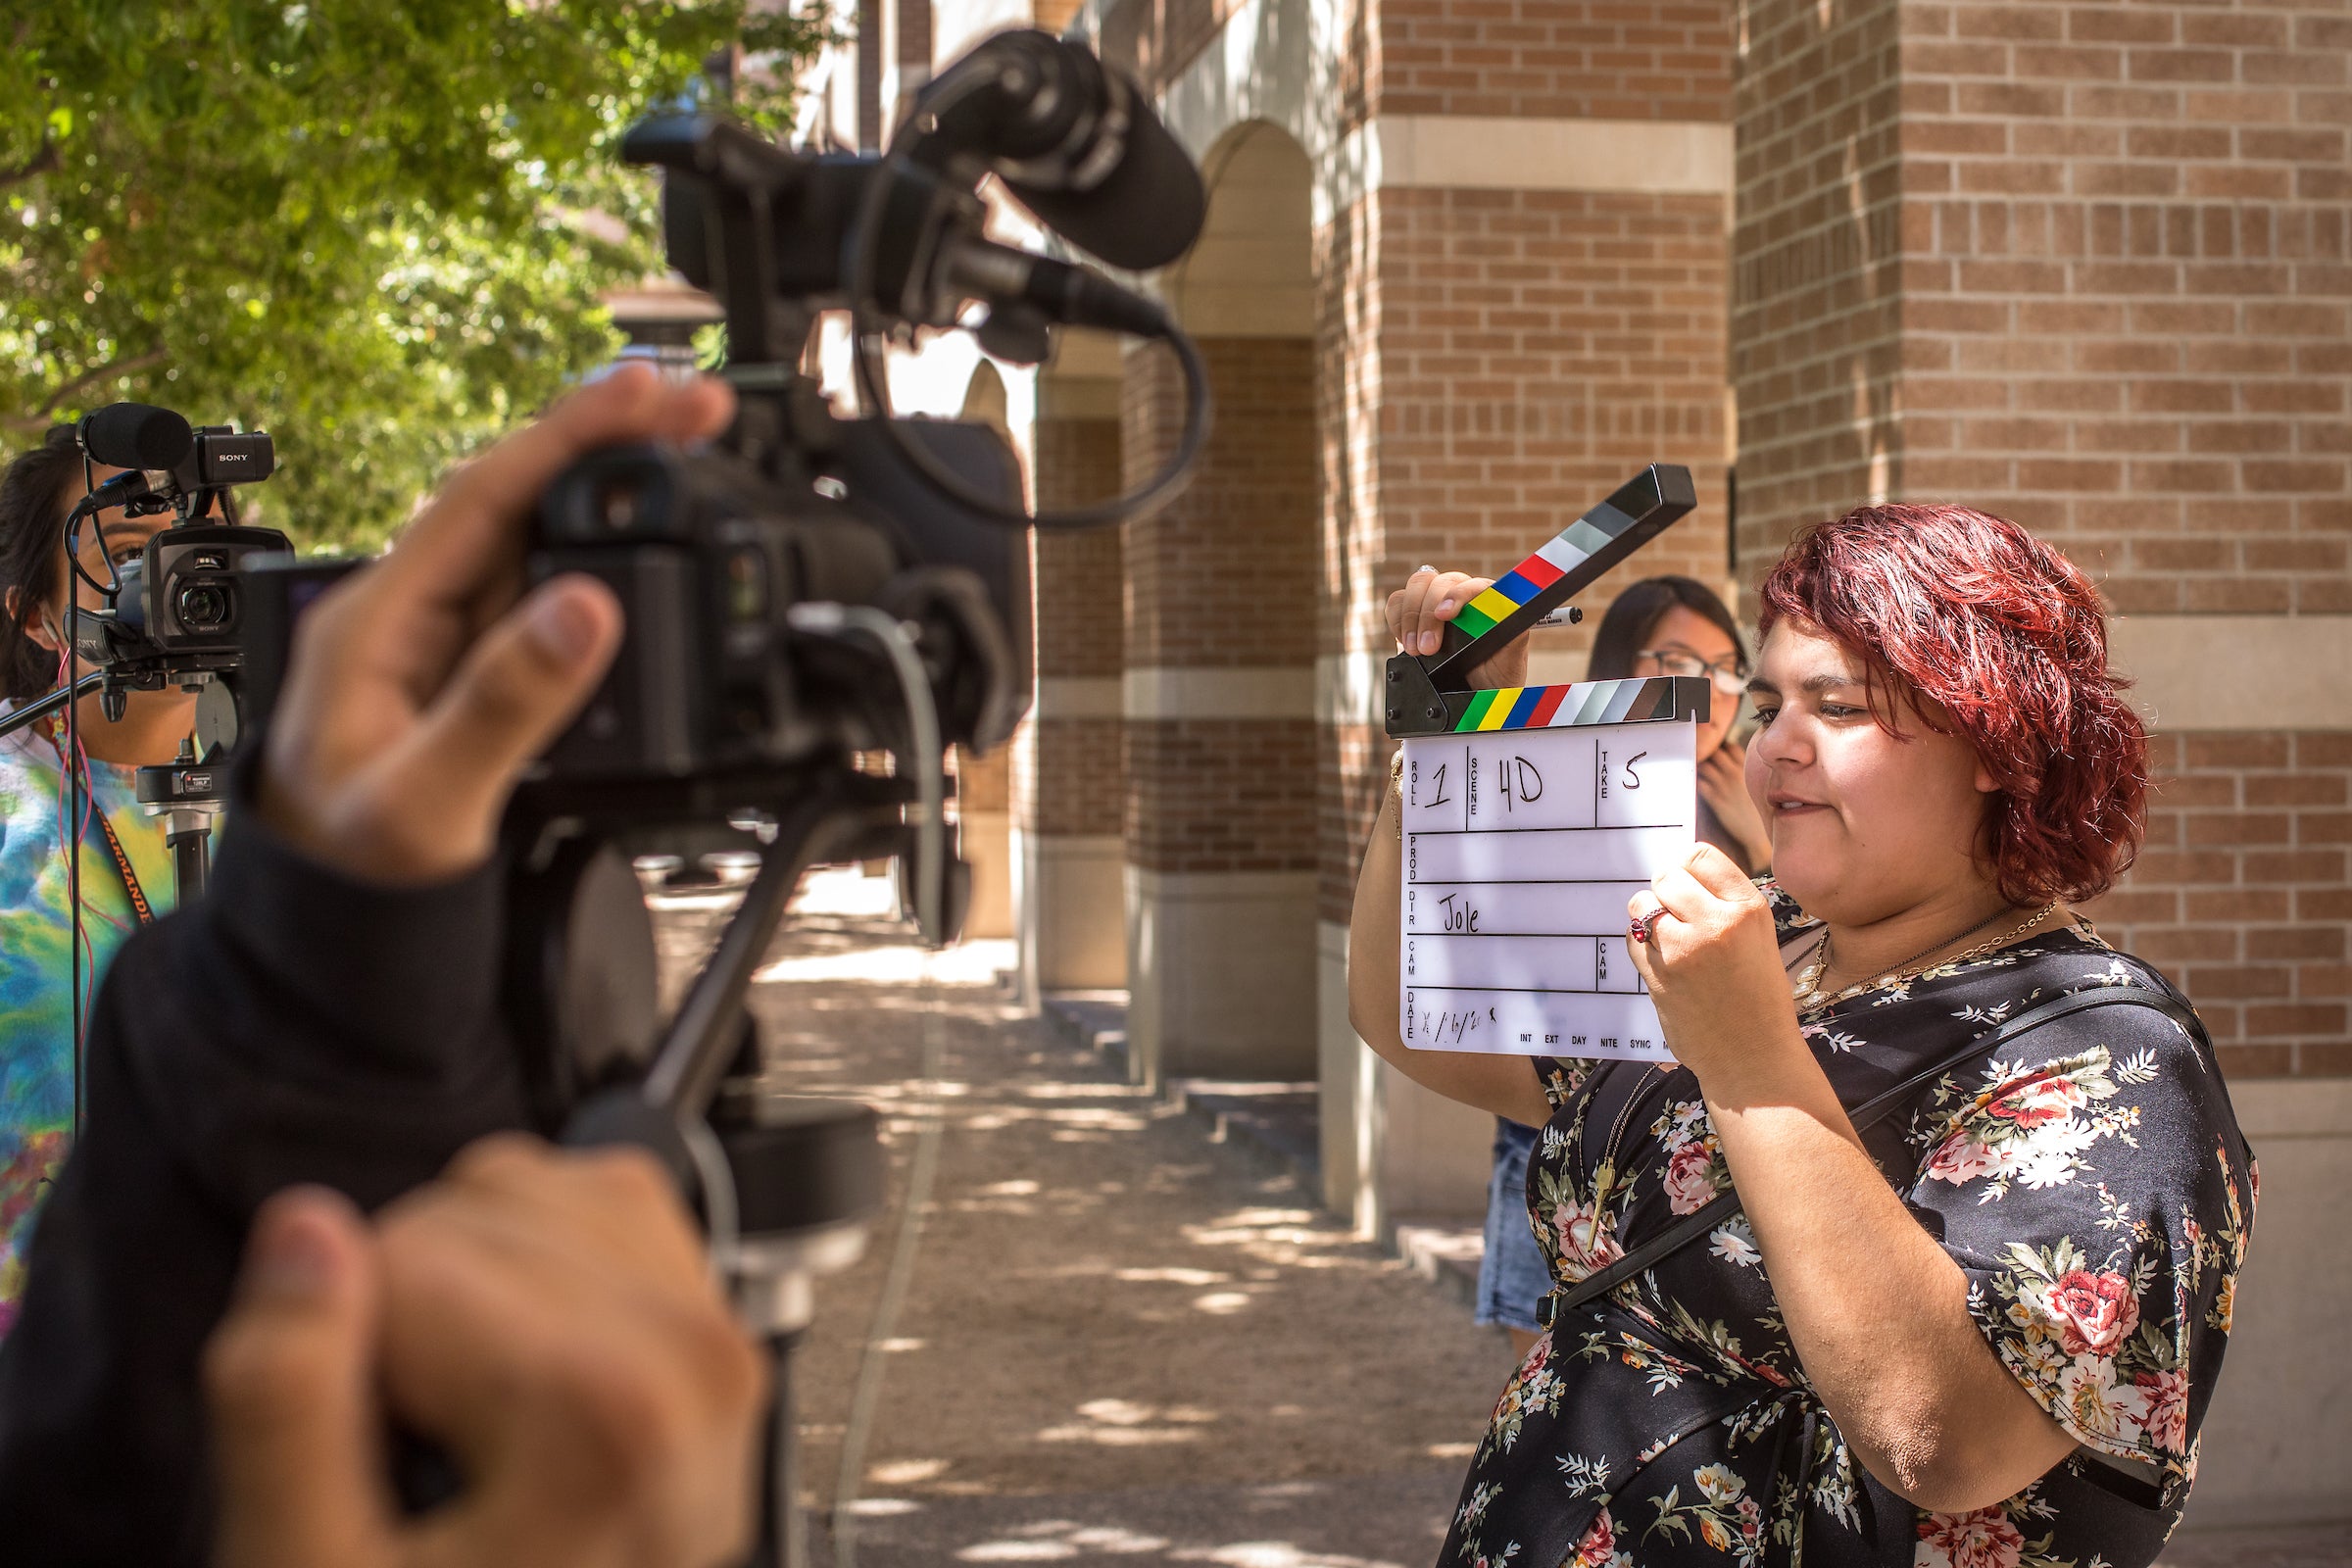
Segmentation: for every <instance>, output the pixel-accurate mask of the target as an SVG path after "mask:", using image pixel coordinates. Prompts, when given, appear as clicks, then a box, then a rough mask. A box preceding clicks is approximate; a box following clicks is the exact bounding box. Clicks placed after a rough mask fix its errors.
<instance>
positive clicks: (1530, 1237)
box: [1476, 1116, 1551, 1334]
mask: <svg viewBox="0 0 2352 1568" xmlns="http://www.w3.org/2000/svg"><path fill="white" fill-rule="evenodd" d="M1537 1136H1538V1135H1537V1133H1536V1130H1535V1129H1534V1128H1532V1127H1522V1126H1520V1125H1519V1124H1518V1123H1517V1122H1515V1121H1509V1120H1506V1119H1505V1118H1503V1117H1500V1116H1497V1117H1495V1174H1494V1175H1493V1176H1492V1177H1491V1178H1489V1180H1488V1182H1487V1254H1486V1256H1485V1257H1484V1258H1482V1259H1480V1261H1479V1265H1478V1316H1477V1319H1476V1321H1478V1322H1480V1323H1482V1324H1496V1323H1498V1324H1501V1325H1503V1326H1504V1327H1506V1328H1514V1329H1526V1330H1527V1331H1528V1332H1529V1333H1531V1334H1532V1333H1534V1332H1535V1331H1536V1329H1537V1328H1538V1327H1539V1326H1540V1325H1538V1323H1537V1322H1536V1303H1537V1302H1538V1301H1541V1300H1543V1299H1544V1297H1545V1296H1548V1295H1549V1294H1550V1293H1551V1268H1550V1266H1549V1265H1548V1264H1546V1263H1545V1262H1544V1250H1543V1249H1542V1248H1540V1247H1538V1246H1537V1245H1536V1233H1535V1231H1534V1229H1533V1228H1532V1227H1531V1226H1530V1225H1529V1223H1528V1217H1527V1160H1528V1156H1529V1155H1530V1154H1532V1153H1534V1152H1535V1149H1536V1138H1537Z"/></svg>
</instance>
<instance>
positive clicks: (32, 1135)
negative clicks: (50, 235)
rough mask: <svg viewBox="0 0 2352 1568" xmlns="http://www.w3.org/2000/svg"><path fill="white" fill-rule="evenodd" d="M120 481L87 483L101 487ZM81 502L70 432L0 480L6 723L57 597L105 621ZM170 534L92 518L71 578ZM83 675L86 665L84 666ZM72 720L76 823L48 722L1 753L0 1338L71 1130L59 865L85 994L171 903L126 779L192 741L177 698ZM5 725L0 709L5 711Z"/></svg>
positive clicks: (142, 522) (30, 692)
mask: <svg viewBox="0 0 2352 1568" xmlns="http://www.w3.org/2000/svg"><path fill="white" fill-rule="evenodd" d="M119 471H120V470H119V469H115V468H108V467H100V468H98V469H97V470H96V477H97V478H99V479H101V480H103V479H104V478H107V477H111V476H112V475H113V474H115V473H117V472H119ZM87 494H88V491H87V490H86V489H85V488H84V485H83V469H82V458H81V453H80V450H79V449H78V448H77V447H76V446H75V444H74V440H73V426H71V425H60V426H58V427H57V428H55V429H53V430H51V431H50V432H49V433H48V435H47V437H46V438H45V439H44V440H43V441H42V443H41V444H40V445H39V446H37V447H35V448H33V449H32V450H31V451H29V452H26V453H25V454H23V455H22V456H20V457H18V458H17V459H16V460H15V461H14V462H13V463H11V464H9V466H8V468H7V471H6V472H5V473H4V474H0V590H5V592H4V595H0V683H5V696H6V699H7V706H8V707H9V708H13V707H15V706H16V705H18V704H21V703H27V702H30V701H32V700H33V699H35V698H38V697H41V696H43V695H45V694H47V693H49V692H51V691H54V690H56V688H57V686H58V683H59V681H60V680H61V679H62V678H63V676H64V674H65V668H66V648H67V643H66V629H65V628H66V605H67V597H66V596H67V595H68V594H69V593H72V594H73V595H74V596H75V602H76V603H78V604H79V605H80V606H81V607H82V608H83V609H85V610H97V609H101V608H103V607H102V605H101V603H100V601H99V596H98V593H97V590H96V589H94V588H92V587H91V586H90V584H89V583H87V582H85V581H83V580H82V579H81V577H80V575H79V574H77V573H75V572H74V571H73V569H72V567H71V566H70V565H69V564H68V562H67V560H66V517H67V515H68V514H69V513H71V512H72V511H73V507H74V506H75V504H76V503H78V502H79V501H80V500H81V499H82V498H83V497H84V496H85V495H87ZM171 521H172V519H171V518H170V517H169V516H168V515H167V516H156V517H141V518H126V517H123V516H122V515H120V514H119V513H113V512H108V513H102V514H100V515H98V516H97V517H93V518H89V519H87V520H85V521H84V522H83V523H82V525H81V527H80V530H79V535H78V538H77V541H76V543H77V545H78V547H79V560H80V564H81V567H82V570H83V571H85V572H87V573H88V574H89V575H90V576H91V577H94V578H96V579H98V580H100V581H104V580H105V579H106V577H107V575H108V572H109V570H110V568H113V569H120V568H121V566H122V565H123V563H125V562H128V561H134V560H136V559H137V558H138V556H139V553H140V552H141V551H142V550H143V549H144V548H145V547H146V544H147V541H148V540H149V539H150V538H152V537H153V536H154V535H155V534H157V533H159V532H161V531H162V530H163V529H164V528H165V527H166V526H167V525H169V523H170V522H171ZM81 667H82V669H84V670H85V671H86V669H87V667H88V666H87V665H83V666H81ZM78 709H79V711H78V712H77V713H76V715H75V721H74V722H75V728H76V730H77V731H78V734H79V745H80V752H81V757H80V759H79V760H80V764H81V771H82V774H83V783H82V798H83V800H84V802H85V804H86V813H85V815H84V818H83V821H82V823H81V824H80V831H79V832H78V833H76V832H74V831H73V829H72V828H70V827H69V826H68V825H67V821H66V818H67V816H68V814H69V813H68V809H67V804H66V803H67V778H68V763H67V760H66V726H65V722H64V720H63V718H62V716H53V717H51V718H49V719H47V720H44V721H42V722H39V723H36V724H34V725H32V726H30V727H28V728H25V729H23V730H19V731H18V732H17V733H16V734H14V735H9V736H5V737H0V812H5V818H4V820H5V832H6V840H5V842H6V844H7V848H8V866H7V874H6V875H5V877H0V1016H5V1017H6V1019H7V1024H6V1030H7V1033H6V1037H5V1038H0V1335H5V1334H6V1333H7V1332H8V1329H9V1327H10V1325H11V1324H12V1323H13V1322H14V1321H15V1319H16V1314H17V1307H18V1299H19V1297H20V1295H21V1294H22V1292H23V1287H24V1274H25V1265H24V1244H25V1240H26V1238H27V1237H28V1236H29V1233H30V1229H31V1226H32V1223H33V1219H34V1216H35V1214H36V1212H37V1210H38V1207H39V1204H40V1201H41V1200H42V1198H43V1197H44V1196H45V1195H46V1193H47V1190H48V1187H49V1184H50V1182H51V1181H52V1180H53V1179H54V1177H55V1175H56V1172H57V1167H58V1166H59V1165H60V1164H61V1163H62V1162H63V1161H64V1159H65V1157H66V1146H67V1143H68V1141H69V1138H70V1136H71V1132H72V1128H73V981H72V979H71V978H70V975H71V971H72V959H71V948H72V945H73V941H74V937H73V927H74V923H75V914H76V911H75V910H74V909H73V908H72V907H71V906H70V899H69V896H68V891H67V890H68V878H67V873H66V854H65V849H66V845H67V844H68V843H73V844H75V845H76V846H77V848H78V853H79V855H80V857H81V879H80V880H81V908H80V910H79V918H80V925H81V931H82V936H81V941H82V944H83V951H84V958H83V962H82V968H81V975H82V979H83V982H84V984H85V986H87V985H94V984H95V982H96V977H97V975H98V974H100V973H102V972H104V969H105V966H106V963H107V961H108V959H109V958H110V957H111V956H113V954H114V951H115V949H116V947H117V946H119V945H120V944H121V942H122V941H123V937H125V936H127V935H128V934H129V933H130V932H131V931H132V930H133V929H135V928H136V927H137V926H138V925H139V924H140V923H141V922H142V921H143V920H145V919H146V918H147V917H148V913H149V911H152V910H160V909H164V908H168V907H170V906H171V903H172V894H173V888H172V858H171V854H170V852H169V850H168V849H167V848H166V846H165V843H164V834H165V825H164V822H163V820H162V819H161V818H160V817H155V816H150V815H148V814H147V813H146V811H144V810H143V809H141V808H140V806H139V803H138V798H137V795H136V793H135V785H136V774H137V770H138V768H139V767H141V766H143V765H149V764H160V763H167V762H170V761H171V760H172V759H173V757H174V756H175V755H176V753H177V751H178V748H179V743H180V740H181V738H182V737H184V736H185V735H187V734H188V732H189V730H190V729H191V728H192V727H193V723H194V718H195V709H196V699H195V698H194V697H193V696H192V695H191V694H189V693H187V692H183V691H182V690H180V689H179V688H178V687H176V686H172V687H166V688H165V689H163V690H161V691H134V692H131V693H129V694H128V701H127V702H126V704H125V705H124V707H123V716H122V718H121V719H120V720H109V719H108V718H107V716H106V714H105V712H104V711H102V709H101V707H100V700H99V699H98V698H97V697H95V696H90V697H85V698H83V699H81V701H80V703H79V705H78ZM0 711H6V709H0Z"/></svg>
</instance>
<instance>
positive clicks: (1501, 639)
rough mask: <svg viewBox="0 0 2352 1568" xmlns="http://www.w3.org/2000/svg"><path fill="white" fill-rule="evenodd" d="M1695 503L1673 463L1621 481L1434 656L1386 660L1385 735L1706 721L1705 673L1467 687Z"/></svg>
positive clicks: (1450, 632) (1686, 474) (1483, 599)
mask: <svg viewBox="0 0 2352 1568" xmlns="http://www.w3.org/2000/svg"><path fill="white" fill-rule="evenodd" d="M1697 505H1698V492H1697V491H1696V490H1695V489H1693V488H1692V487H1691V470H1690V469H1689V468H1686V467H1684V466H1681V465H1680V464H1674V463H1653V464H1651V465H1650V466H1648V467H1646V468H1644V469H1642V471H1641V472H1640V473H1638V474H1636V475H1634V477H1633V478H1631V479H1629V480H1627V481H1626V482H1625V483H1624V484H1623V485H1621V486H1620V487H1619V488H1618V490H1617V493H1616V494H1615V495H1612V496H1610V497H1609V499H1608V500H1606V501H1603V502H1601V503H1600V504H1599V505H1598V506H1596V507H1594V508H1593V510H1592V511H1590V512H1588V513H1586V514H1585V515H1583V516H1581V517H1579V518H1577V520H1576V521H1574V522H1572V523H1570V524H1569V525H1568V526H1567V527H1566V528H1564V529H1562V530H1561V531H1560V533H1559V535H1558V536H1557V537H1555V538H1554V539H1552V541H1551V542H1550V543H1548V544H1546V545H1544V547H1543V548H1542V549H1540V550H1538V551H1537V552H1536V553H1535V554H1534V555H1532V556H1529V557H1528V558H1527V559H1526V560H1525V561H1522V562H1521V563H1519V564H1518V565H1517V566H1515V567H1513V568H1512V569H1511V570H1510V571H1508V572H1506V573H1504V574H1503V575H1502V576H1501V577H1499V578H1497V579H1496V580H1495V586H1493V587H1492V588H1489V589H1488V590H1486V592H1484V593H1482V594H1480V595H1479V596H1478V597H1477V598H1476V599H1473V600H1472V601H1470V603H1469V604H1467V605H1465V606H1463V607H1462V609H1461V612H1460V613H1459V614H1457V615H1456V616H1455V617H1454V619H1453V621H1452V622H1451V623H1450V624H1448V625H1447V626H1446V641H1445V644H1444V646H1443V647H1442V648H1441V649H1440V650H1439V652H1438V653H1437V654H1436V655H1435V656H1433V657H1432V658H1430V659H1428V660H1423V659H1421V658H1420V657H1418V656H1417V655H1413V654H1398V655H1397V656H1396V657H1395V658H1394V659H1391V660H1390V661H1389V673H1388V681H1387V683H1386V695H1385V701H1384V705H1383V706H1384V707H1385V709H1386V711H1387V713H1388V730H1389V733H1390V734H1391V735H1393V736H1406V735H1445V734H1449V733H1453V732H1457V731H1469V730H1495V729H1546V728H1550V727H1553V726H1555V725H1562V724H1617V723H1626V722H1630V721H1633V720H1637V719H1661V718H1695V719H1700V720H1704V719H1705V718H1706V717H1707V713H1708V696H1709V693H1710V691H1711V685H1710V683H1709V682H1708V681H1707V679H1706V678H1705V677H1704V676H1693V675H1681V676H1665V675H1658V676H1650V677H1647V678H1639V677H1637V678H1635V679H1631V680H1612V681H1592V682H1587V683H1584V684H1583V685H1581V686H1523V687H1512V688H1508V689H1506V690H1502V691H1474V690H1472V689H1471V687H1470V671H1471V670H1472V669H1475V668H1476V667H1477V666H1478V665H1480V664H1482V663H1484V662H1486V661H1488V660H1489V659H1491V658H1493V657H1494V656H1495V652H1496V650H1498V649H1500V648H1502V647H1504V646H1505V645H1506V644H1508V643H1509V642H1510V641H1511V640H1512V639H1513V638H1515V637H1517V636H1519V635H1521V634H1522V633H1524V632H1526V631H1527V630H1529V629H1530V628H1531V627H1533V626H1535V625H1536V624H1537V623H1538V622H1539V621H1542V620H1544V619H1545V618H1546V617H1547V616H1549V615H1550V614H1551V613H1552V612H1553V611H1555V610H1557V609H1559V608H1560V607H1561V606H1563V605H1565V604H1567V602H1568V601H1569V599H1570V598H1572V597H1573V596H1574V595H1576V594H1579V593H1581V592H1583V591H1584V590H1585V589H1587V588H1589V587H1591V586H1592V585H1593V583H1594V582H1595V581H1597V580H1598V579H1599V577H1600V575H1601V573H1603V572H1605V571H1607V570H1608V569H1609V568H1610V567H1611V566H1614V565H1616V564H1617V563H1619V562H1621V561H1623V560H1624V559H1625V558H1626V557H1628V556H1630V555H1632V554H1633V553H1634V552H1635V551H1637V550H1639V549H1641V548H1642V546H1643V545H1645V544H1647V543H1649V541H1650V540H1652V539H1654V538H1656V537H1657V536H1658V535H1659V534H1660V533H1661V532H1663V531H1664V530H1665V528H1666V525H1667V524H1668V523H1671V522H1673V521H1674V520H1675V519H1676V518H1678V517H1681V516H1682V515H1684V514H1686V513H1688V512H1691V510H1692V509H1694V508H1695V507H1696V506H1697ZM1572 618H1573V617H1572ZM1571 694H1574V695H1575V699H1576V700H1575V702H1574V703H1573V705H1572V704H1571V703H1570V697H1571Z"/></svg>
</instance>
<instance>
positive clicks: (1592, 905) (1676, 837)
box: [1400, 720, 1697, 1061]
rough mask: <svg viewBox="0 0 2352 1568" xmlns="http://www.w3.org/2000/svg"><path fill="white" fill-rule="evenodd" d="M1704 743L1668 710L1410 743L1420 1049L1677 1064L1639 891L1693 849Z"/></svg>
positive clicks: (1410, 918)
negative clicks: (1628, 720) (1661, 1015)
mask: <svg viewBox="0 0 2352 1568" xmlns="http://www.w3.org/2000/svg"><path fill="white" fill-rule="evenodd" d="M1696 738H1697V726H1696V725H1695V724H1694V723H1692V722H1691V721H1689V720H1679V721H1677V720H1664V721H1656V722H1648V723H1633V724H1600V725H1581V726H1574V727H1563V728H1558V729H1527V730H1498V731H1493V732H1489V733H1484V734H1468V735H1459V734H1457V735H1444V736H1432V737H1429V738H1427V739H1413V740H1407V741H1406V742H1405V743H1404V756H1405V763H1404V789H1403V796H1404V805H1403V810H1404V878H1403V911H1402V913H1403V919H1402V922H1401V924H1402V932H1401V936H1400V941H1401V943H1402V949H1403V951H1402V953H1401V955H1400V957H1401V959H1402V978H1403V987H1402V998H1401V1025H1402V1030H1403V1035H1404V1042H1405V1044H1406V1045H1408V1046H1413V1047H1416V1048H1418V1049H1421V1050H1427V1051H1475V1052H1488V1053H1495V1054H1518V1055H1545V1056H1550V1055H1557V1056H1627V1057H1633V1058H1636V1059H1639V1060H1648V1061H1659V1060H1667V1059H1670V1058H1669V1056H1668V1054H1667V1051H1666V1048H1665V1042H1664V1040H1663V1039H1662V1038H1661V1036H1660V1032H1659V1029H1658V1015H1657V1010H1656V1008H1655V1007H1653V1006H1652V1005H1651V1004H1650V1000H1649V996H1648V993H1647V991H1646V989H1645V988H1644V987H1643V986H1642V977H1641V975H1640V973H1639V972H1638V971H1637V970H1636V969H1635V968H1634V965H1633V961H1632V959H1631V958H1629V957H1628V956H1627V955H1626V945H1625V944H1626V937H1625V927H1626V901H1627V900H1628V899H1630V898H1632V897H1633V895H1634V894H1635V892H1637V891H1638V890H1640V889H1642V888H1644V887H1647V886H1648V885H1649V881H1650V878H1652V877H1653V876H1655V875H1657V874H1658V872H1660V871H1662V870H1664V869H1666V868H1667V867H1668V866H1671V865H1674V864H1676V863H1678V862H1679V861H1680V860H1681V859H1682V858H1683V857H1684V856H1685V855H1687V854H1688V853H1689V852H1690V849H1691V844H1692V842H1693V839H1694V826H1695V823H1696V820H1697V788H1696V783H1697V770H1696V766H1695V760H1694V759H1695V751H1696Z"/></svg>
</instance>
